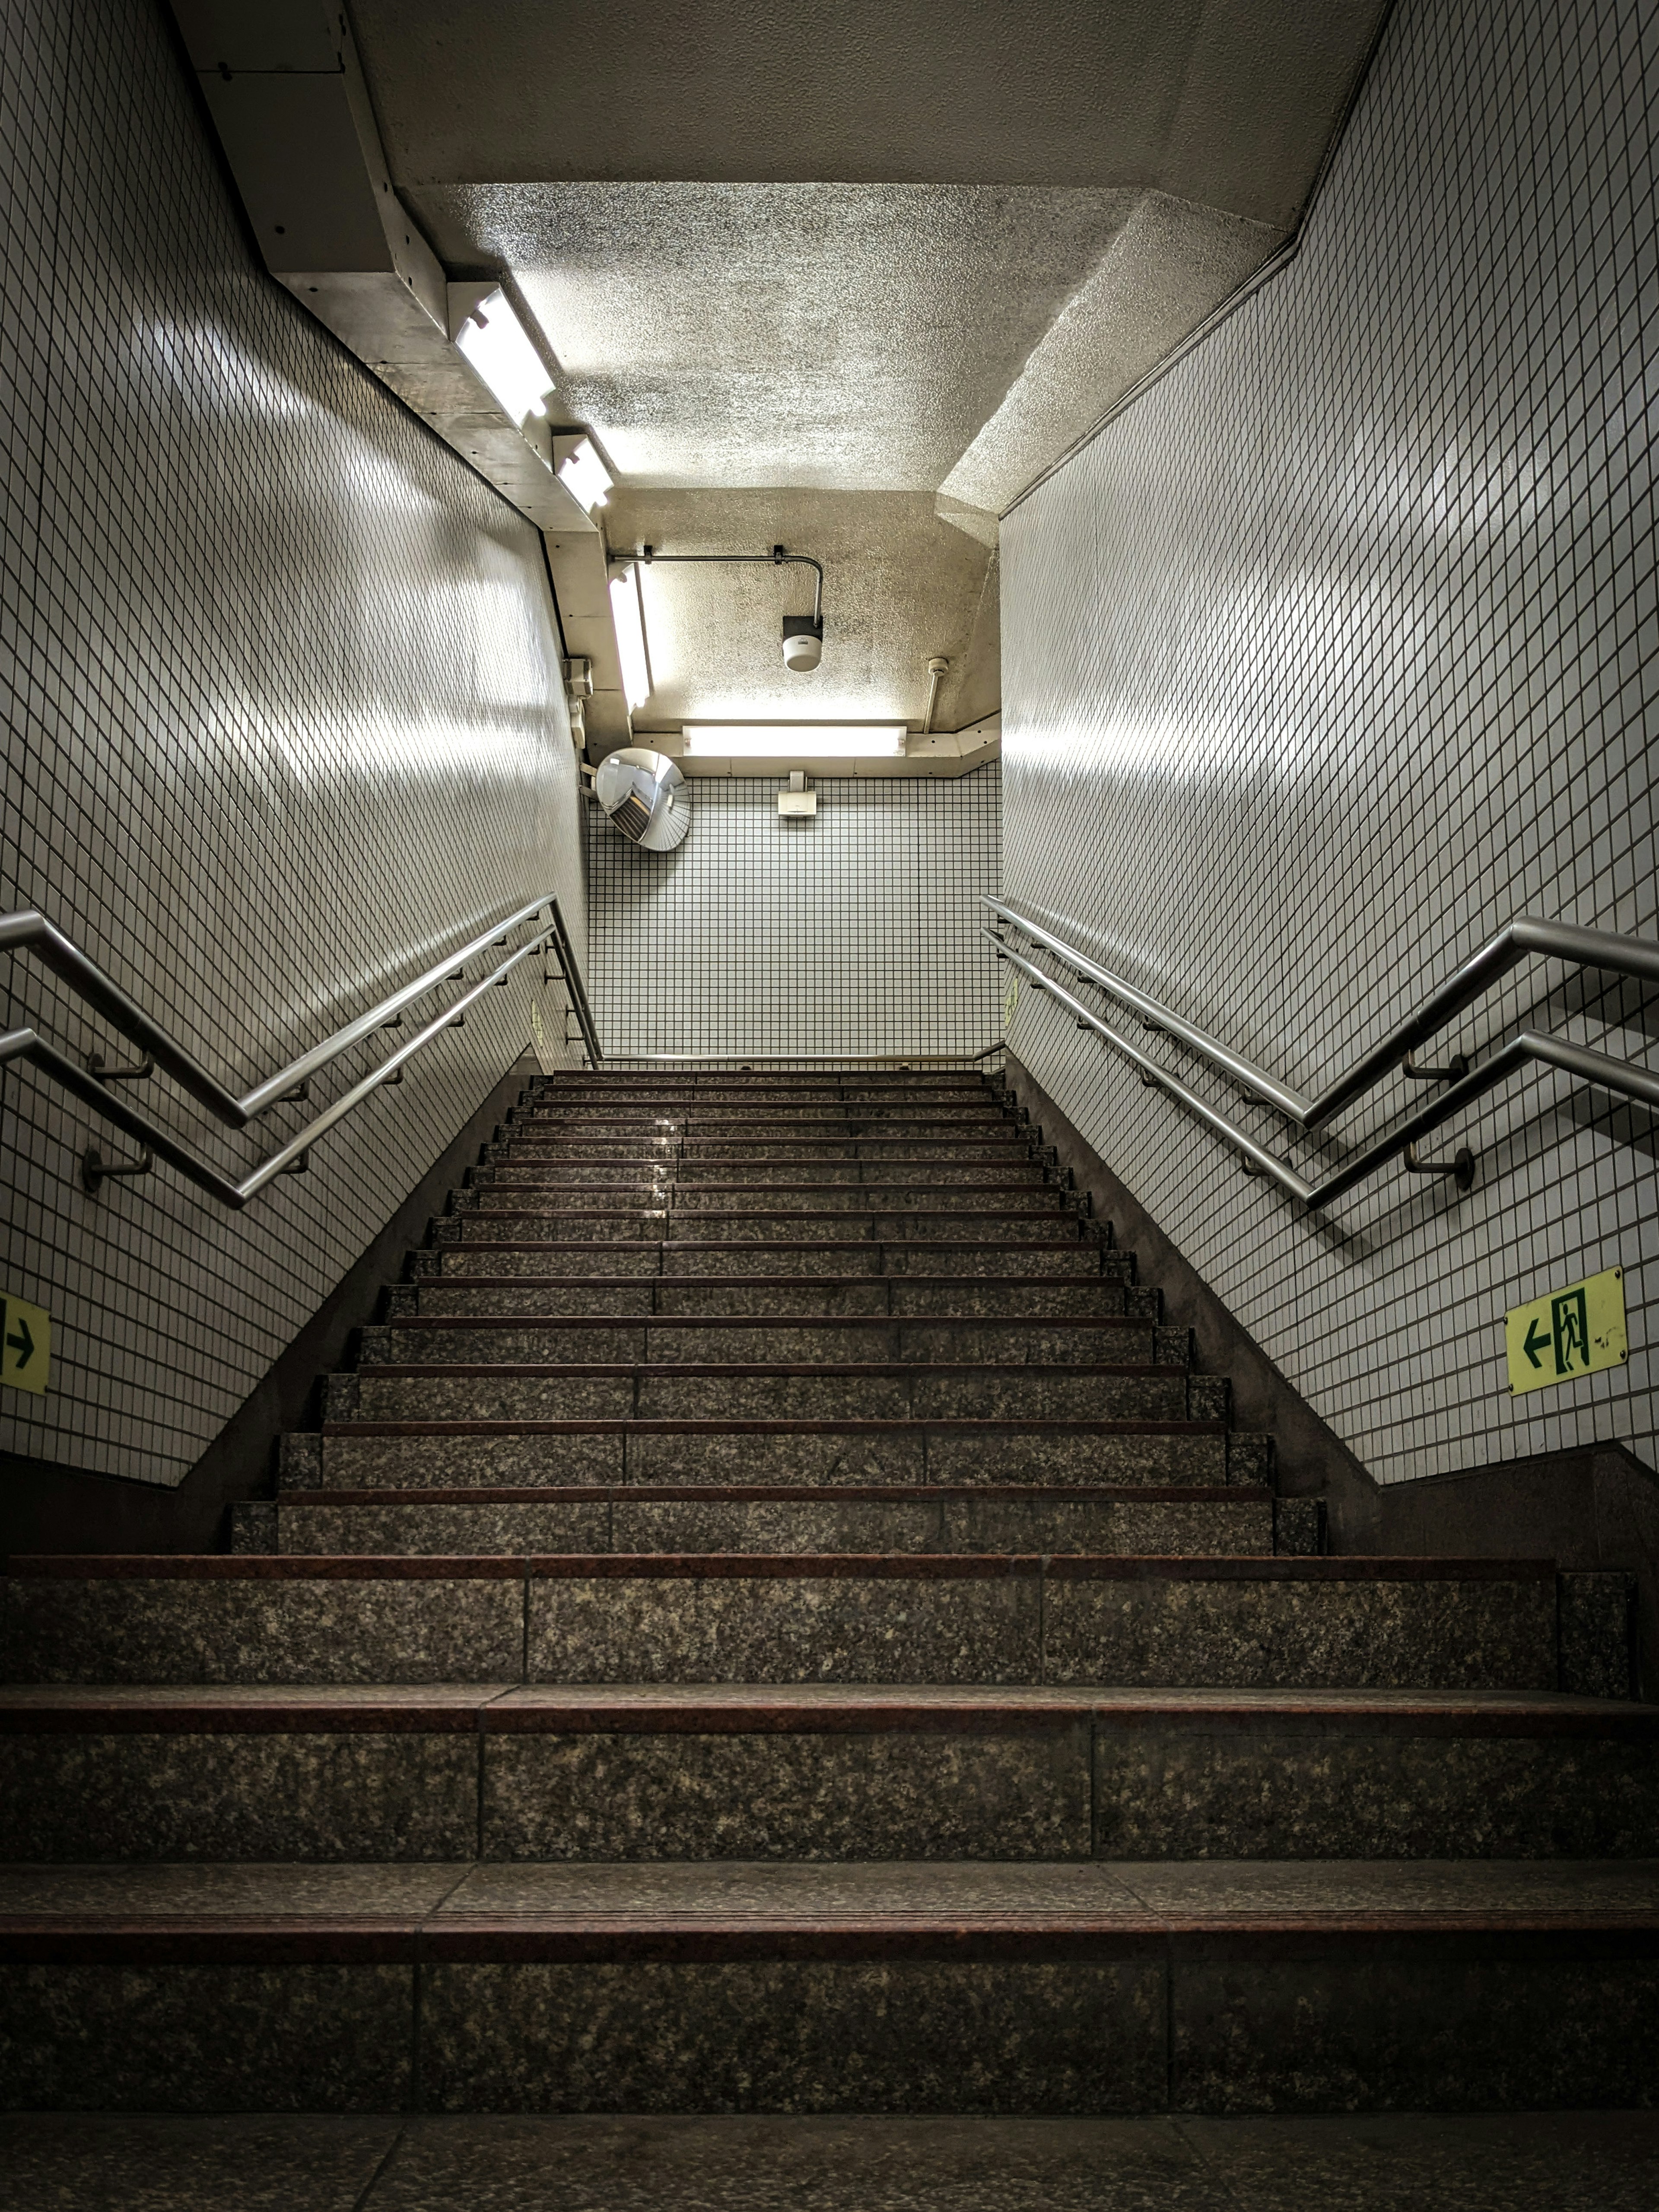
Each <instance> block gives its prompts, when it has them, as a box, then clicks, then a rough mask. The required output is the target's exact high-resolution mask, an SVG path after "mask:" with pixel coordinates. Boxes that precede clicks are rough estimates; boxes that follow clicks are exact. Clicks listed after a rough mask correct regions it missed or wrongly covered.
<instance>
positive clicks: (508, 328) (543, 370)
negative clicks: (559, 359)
mask: <svg viewBox="0 0 1659 2212" xmlns="http://www.w3.org/2000/svg"><path fill="white" fill-rule="evenodd" d="M455 344H456V347H457V349H459V352H460V353H461V354H462V355H464V356H465V359H466V360H467V361H468V362H471V365H472V367H473V368H475V369H477V372H478V374H479V375H480V376H481V377H482V378H483V380H484V382H485V383H486V384H487V385H488V386H489V390H490V392H491V394H492V395H493V397H494V398H495V402H496V404H497V405H498V406H499V407H500V408H501V410H502V412H503V413H504V414H507V415H509V416H511V417H512V418H513V422H516V423H517V424H518V425H519V428H520V429H522V428H524V426H525V424H526V422H545V421H546V419H547V396H548V394H549V392H551V391H552V389H553V379H552V378H551V377H550V375H549V374H548V372H547V364H546V362H544V361H543V359H542V357H541V356H540V354H538V352H537V350H536V349H535V347H534V346H533V345H532V343H531V342H530V338H529V336H528V334H527V333H526V330H525V327H524V325H523V324H522V323H521V322H520V320H519V319H518V317H517V315H515V314H514V313H513V309H512V307H511V306H510V305H509V303H508V301H507V295H506V294H505V293H504V292H502V291H501V289H499V288H497V289H495V291H493V292H486V293H485V294H484V295H483V299H481V300H480V301H478V302H477V305H476V306H475V307H471V308H469V310H468V311H467V313H465V315H463V316H462V318H461V319H460V321H459V324H458V325H457V326H456V331H455ZM545 452H546V449H545V447H544V448H543V453H544V456H545Z"/></svg>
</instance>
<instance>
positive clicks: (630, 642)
mask: <svg viewBox="0 0 1659 2212" xmlns="http://www.w3.org/2000/svg"><path fill="white" fill-rule="evenodd" d="M611 623H612V624H613V625H614V627H615V629H616V632H617V659H619V660H620V661H621V663H622V679H623V697H624V698H625V699H626V700H627V702H628V711H629V714H632V713H633V711H634V709H635V708H636V707H642V706H644V704H645V702H646V701H647V699H648V698H649V697H650V696H651V656H650V654H649V653H647V650H646V644H645V613H644V610H643V609H642V608H641V605H640V585H639V572H638V570H637V569H636V568H635V566H634V564H633V562H624V563H623V565H622V566H620V567H617V568H613V569H612V571H611Z"/></svg>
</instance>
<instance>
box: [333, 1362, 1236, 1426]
mask: <svg viewBox="0 0 1659 2212" xmlns="http://www.w3.org/2000/svg"><path fill="white" fill-rule="evenodd" d="M1194 1379H1195V1380H1196V1382H1197V1383H1199V1384H1200V1386H1201V1385H1204V1384H1206V1383H1208V1381H1209V1379H1210V1378H1208V1377H1207V1376H1199V1377H1196V1378H1194ZM1190 1395H1191V1393H1190V1390H1189V1384H1188V1374H1187V1370H1185V1369H1184V1368H1181V1367H1169V1368H1157V1367H1152V1366H1150V1365H1146V1364H1141V1365H1136V1364H1130V1363H1127V1362H1126V1363H1124V1364H1119V1365H1106V1364H1101V1365H1097V1366H1094V1367H1075V1368H1072V1367H1060V1366H1039V1365H1027V1364H1022V1365H1020V1366H1018V1367H987V1366H983V1365H981V1364H979V1363H978V1362H976V1361H969V1362H966V1363H964V1364H959V1365H953V1364H947V1363H945V1362H944V1361H939V1360H934V1361H923V1360H920V1359H915V1360H910V1361H908V1362H902V1363H899V1364H893V1365H887V1366H884V1365H882V1364H878V1362H876V1361H874V1360H860V1361H858V1362H856V1363H854V1364H849V1365H846V1366H842V1367H836V1366H833V1365H829V1364H823V1365H817V1366H813V1367H800V1368H791V1367H788V1366H786V1365H783V1364H780V1363H773V1364H766V1365H762V1364H752V1365H751V1364H744V1363H741V1362H738V1361H735V1360H733V1361H726V1362H722V1363H720V1364H713V1363H708V1364H703V1363H697V1362H693V1361H691V1360H689V1359H688V1360H680V1361H678V1362H677V1363H675V1364H671V1365H668V1366H655V1367H653V1366H646V1365H637V1366H636V1365H633V1364H626V1363H624V1364H617V1365H611V1366H606V1365H604V1364H600V1363H598V1362H594V1363H591V1364H576V1363H575V1362H574V1361H572V1362H563V1363H555V1362H552V1361H547V1362H544V1363H542V1364H539V1365H531V1364H524V1365H520V1366H518V1367H516V1368H515V1367H513V1366H510V1365H508V1364H507V1363H505V1362H491V1363H490V1364H489V1365H485V1366H472V1367H469V1366H463V1365H459V1364H444V1365H441V1366H437V1365H428V1366H423V1367H411V1366H398V1367H394V1366H370V1367H364V1368H362V1369H359V1370H357V1371H356V1373H354V1374H350V1375H331V1376H329V1377H328V1378H327V1381H326V1383H325V1393H324V1407H325V1419H326V1420H327V1421H328V1422H330V1423H334V1422H338V1421H357V1420H361V1421H607V1420H609V1421H632V1420H643V1421H676V1420H678V1421H722V1420H744V1421H825V1420H828V1421H871V1420H875V1421H901V1420H910V1421H930V1420H945V1421H950V1420H1028V1421H1033V1420H1036V1421H1040V1420H1095V1421H1182V1420H1188V1419H1194V1418H1200V1419H1201V1418H1207V1417H1212V1416H1211V1413H1210V1408H1208V1407H1205V1409H1204V1412H1203V1413H1201V1414H1195V1413H1194V1408H1193V1406H1192V1405H1191V1403H1190V1402H1189V1401H1190Z"/></svg>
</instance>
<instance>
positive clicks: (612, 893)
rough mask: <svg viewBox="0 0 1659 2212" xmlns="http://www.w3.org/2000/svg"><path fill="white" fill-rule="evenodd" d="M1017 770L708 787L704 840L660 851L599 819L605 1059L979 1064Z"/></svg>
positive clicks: (594, 912)
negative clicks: (806, 791)
mask: <svg viewBox="0 0 1659 2212" xmlns="http://www.w3.org/2000/svg"><path fill="white" fill-rule="evenodd" d="M1001 775H1002V771H1001V769H1000V765H999V764H998V763H995V762H992V763H989V764H988V765H987V766H986V767H984V768H981V769H974V770H973V771H972V773H971V774H969V775H964V776H955V777H939V778H937V779H935V778H933V777H916V778H914V779H912V778H900V777H890V778H885V779H883V778H878V777H869V778H860V777H854V776H834V777H825V778H823V779H822V780H820V781H819V782H818V784H817V801H818V811H817V815H816V816H815V817H813V818H811V820H803V821H794V822H791V821H787V820H785V819H784V818H783V817H781V816H780V815H779V813H778V809H777V793H778V792H779V790H780V789H781V784H780V782H779V781H778V779H777V778H776V777H770V776H732V777H717V776H707V777H697V778H696V779H695V780H693V781H692V782H691V784H690V795H691V810H692V812H691V830H690V835H689V836H688V837H687V838H686V840H685V842H684V844H683V845H680V846H678V847H677V848H676V849H675V850H674V851H673V852H671V853H644V852H641V850H640V848H638V846H636V845H630V844H629V842H628V840H627V839H626V838H625V837H624V836H623V835H622V833H621V832H620V830H617V829H612V828H611V824H610V823H609V822H608V821H607V820H606V819H605V815H604V814H603V813H602V812H601V811H600V810H599V808H598V807H590V808H589V810H588V825H589V827H588V885H589V898H590V902H591V905H590V914H589V927H590V928H591V930H592V977H591V985H592V994H593V1000H594V1008H595V1012H596V1014H597V1017H598V1018H599V1030H600V1035H601V1036H602V1037H603V1038H604V1041H605V1050H606V1053H607V1054H609V1055H610V1056H611V1059H612V1060H613V1061H619V1062H620V1063H621V1064H623V1065H624V1066H625V1065H626V1064H627V1058H628V1055H629V1054H638V1053H649V1052H689V1053H720V1054H726V1055H729V1056H730V1057H732V1059H736V1060H741V1059H742V1058H743V1056H744V1054H750V1053H756V1054H786V1053H791V1052H798V1053H800V1054H820V1055H829V1056H831V1057H834V1056H839V1055H854V1054H860V1053H894V1052H897V1053H903V1052H917V1053H951V1052H967V1053H973V1052H977V1051H979V1050H980V1048H981V1047H982V1046H985V1045H989V1044H994V1043H995V1042H998V1040H999V1038H1000V1014H999V1012H998V993H999V986H998V983H997V981H996V972H995V968H994V963H993V962H992V960H991V958H990V957H989V954H988V953H987V951H986V948H985V946H984V945H983V944H982V943H981V940H980V938H979V927H980V923H981V920H982V919H984V918H985V915H984V910H983V908H981V906H980V903H979V901H980V897H981V893H983V892H987V891H990V892H994V891H995V890H996V888H997V884H998V880H999V871H1000V861H1001V818H1000V816H1001Z"/></svg>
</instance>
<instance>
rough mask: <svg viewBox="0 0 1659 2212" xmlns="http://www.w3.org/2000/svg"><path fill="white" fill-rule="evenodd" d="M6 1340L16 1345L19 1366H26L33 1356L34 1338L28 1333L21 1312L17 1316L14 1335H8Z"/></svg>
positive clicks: (27, 1326)
mask: <svg viewBox="0 0 1659 2212" xmlns="http://www.w3.org/2000/svg"><path fill="white" fill-rule="evenodd" d="M6 1342H7V1343H8V1344H10V1345H15V1346H16V1348H17V1364H18V1365H19V1366H20V1367H27V1365H28V1364H29V1362H30V1360H31V1359H33V1357H34V1339H33V1337H32V1336H31V1335H30V1334H29V1325H28V1323H27V1322H26V1321H25V1320H24V1318H23V1316H22V1315H21V1314H19V1315H18V1316H17V1334H16V1335H15V1336H9V1337H8V1338H7V1339H6Z"/></svg>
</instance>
